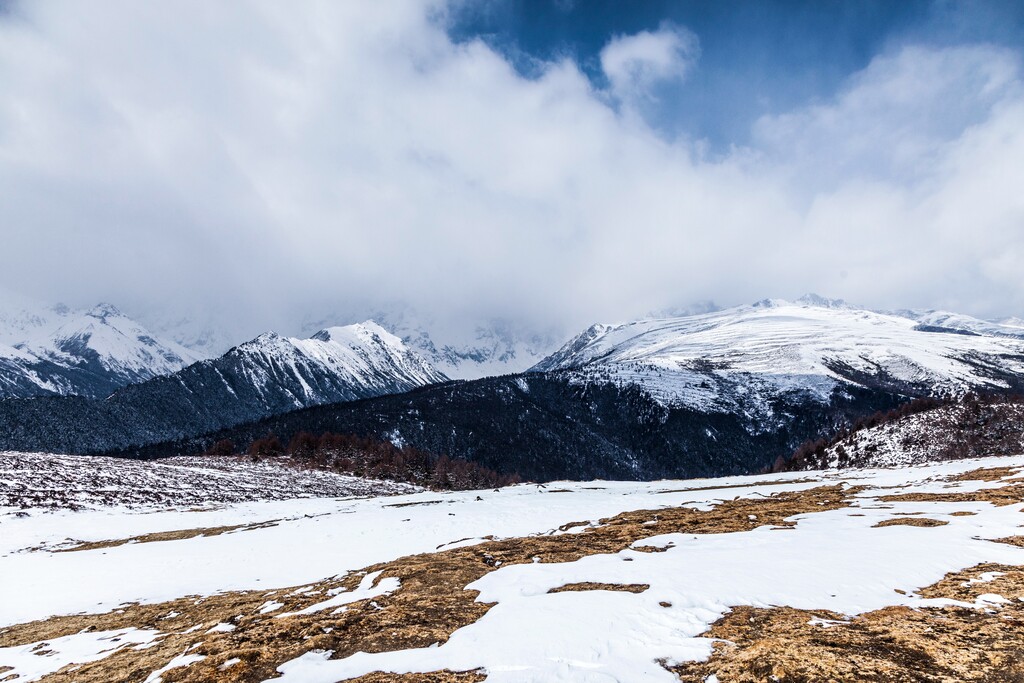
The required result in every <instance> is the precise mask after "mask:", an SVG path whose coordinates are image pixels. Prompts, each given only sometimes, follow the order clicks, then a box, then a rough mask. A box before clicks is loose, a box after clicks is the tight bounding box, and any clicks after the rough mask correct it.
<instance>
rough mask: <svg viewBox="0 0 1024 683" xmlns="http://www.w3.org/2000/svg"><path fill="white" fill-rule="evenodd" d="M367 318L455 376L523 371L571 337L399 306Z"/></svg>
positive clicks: (309, 325) (309, 326) (310, 325)
mask: <svg viewBox="0 0 1024 683" xmlns="http://www.w3.org/2000/svg"><path fill="white" fill-rule="evenodd" d="M364 317H370V318H372V319H373V320H375V321H377V322H378V323H379V324H380V326H381V327H383V328H384V329H386V330H387V331H388V332H390V333H392V334H394V335H395V336H397V337H399V338H400V339H401V340H402V342H404V343H405V344H406V345H407V346H409V347H410V348H411V349H413V350H414V351H415V352H416V353H417V354H419V355H420V356H422V357H423V358H424V359H426V360H427V361H429V362H430V364H431V365H433V366H434V367H435V368H437V369H438V370H439V371H441V372H443V373H444V374H445V375H447V376H448V377H450V378H452V379H479V378H481V377H492V376H496V375H507V374H512V373H519V372H524V371H525V370H527V369H529V368H530V367H532V366H534V365H536V364H537V363H538V362H540V361H541V360H543V359H544V358H545V357H547V356H548V355H549V354H550V353H551V352H553V351H555V350H556V349H557V348H558V347H559V346H560V345H561V344H562V343H563V342H564V341H565V339H566V337H567V336H568V335H566V334H564V333H562V332H561V331H560V330H557V329H551V328H549V327H544V326H531V325H526V324H519V323H515V322H512V321H510V320H507V319H502V318H492V319H488V320H484V321H481V322H477V323H467V322H466V321H464V320H458V321H451V320H442V319H439V318H438V317H436V316H432V315H428V314H425V313H422V312H418V311H414V310H412V309H411V308H409V307H407V306H400V305H395V306H392V307H390V308H385V309H377V310H374V311H372V312H371V313H370V314H369V315H367V316H364ZM334 319H336V320H337V319H344V316H335V317H334ZM323 325H324V321H323V320H319V319H318V320H315V321H314V320H309V321H307V322H306V323H305V324H304V325H303V329H304V330H307V331H312V330H314V329H319V328H320V327H322V326H323Z"/></svg>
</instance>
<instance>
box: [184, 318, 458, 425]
mask: <svg viewBox="0 0 1024 683" xmlns="http://www.w3.org/2000/svg"><path fill="white" fill-rule="evenodd" d="M202 367H205V368H210V369H213V370H215V371H216V374H217V376H218V377H219V378H220V379H221V381H223V382H224V383H225V384H226V385H227V386H228V387H229V388H231V389H232V390H234V388H235V387H234V386H233V385H234V384H236V382H237V380H238V379H239V378H241V379H243V380H244V382H245V383H246V384H247V385H249V386H250V387H252V388H253V389H254V390H255V392H256V393H257V394H261V395H263V396H265V397H266V396H269V395H270V394H271V393H276V392H282V391H283V392H286V393H287V394H288V396H289V397H290V398H291V400H292V402H293V403H294V405H295V407H304V406H309V405H317V404H320V403H328V402H332V401H337V400H346V399H349V400H351V399H355V398H363V397H365V396H375V395H379V394H384V393H396V392H400V391H407V390H409V389H413V388H415V387H418V386H423V385H426V384H434V383H436V382H444V381H446V380H447V379H448V378H447V377H446V376H445V375H444V374H442V373H440V372H438V371H437V370H435V369H434V368H433V367H432V366H431V365H430V364H429V363H427V362H426V361H424V360H423V359H422V358H420V357H419V356H417V355H416V354H415V353H413V352H412V351H411V350H410V349H409V348H408V347H407V346H405V344H403V343H402V340H401V339H399V338H398V337H396V336H394V335H393V334H391V333H389V332H387V331H386V330H384V329H383V328H382V327H380V325H378V324H376V323H375V322H373V321H369V320H368V321H366V322H364V323H358V324H355V325H348V326H345V327H329V328H326V329H323V330H321V331H319V332H317V333H316V334H314V335H313V336H312V337H310V338H308V339H297V338H288V337H282V336H280V335H278V334H276V333H274V332H268V333H266V334H262V335H260V336H259V337H257V338H256V339H253V340H252V341H249V342H246V343H245V344H242V345H240V346H237V347H235V348H234V349H232V350H230V351H228V353H226V354H224V356H221V357H220V358H217V359H214V360H209V361H204V362H202V363H200V364H199V365H198V366H197V369H198V368H202ZM228 377H231V378H232V379H228ZM232 380H235V381H232Z"/></svg>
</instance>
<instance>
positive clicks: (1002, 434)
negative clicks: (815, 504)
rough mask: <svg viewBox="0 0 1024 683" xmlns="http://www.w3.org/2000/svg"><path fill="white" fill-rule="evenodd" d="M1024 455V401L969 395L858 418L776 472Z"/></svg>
mask: <svg viewBox="0 0 1024 683" xmlns="http://www.w3.org/2000/svg"><path fill="white" fill-rule="evenodd" d="M1020 452H1024V399H1022V398H1021V397H1020V396H1000V395H995V396H985V397H979V396H977V395H974V394H969V395H966V396H964V397H962V398H960V399H959V400H954V401H928V400H924V401H915V402H912V403H910V404H907V405H905V406H902V407H901V408H899V409H897V410H894V411H891V412H887V413H880V414H877V415H872V416H870V417H868V418H866V419H862V420H859V421H858V422H857V423H855V425H854V427H853V428H852V429H850V430H846V429H844V430H841V431H840V432H839V433H838V434H836V435H834V436H832V437H831V438H828V439H820V440H817V441H814V442H809V443H805V444H802V445H801V447H800V448H798V449H797V450H796V452H795V453H794V454H793V455H792V456H791V457H790V458H783V459H780V460H779V462H777V463H776V464H775V467H774V469H775V471H784V470H786V471H795V470H814V469H826V468H837V467H839V468H847V467H904V466H907V465H916V464H921V463H924V462H941V461H944V460H959V459H962V458H980V457H988V456H999V455H1010V454H1014V453H1020Z"/></svg>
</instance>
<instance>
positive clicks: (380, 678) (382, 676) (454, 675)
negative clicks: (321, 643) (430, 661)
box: [348, 671, 487, 683]
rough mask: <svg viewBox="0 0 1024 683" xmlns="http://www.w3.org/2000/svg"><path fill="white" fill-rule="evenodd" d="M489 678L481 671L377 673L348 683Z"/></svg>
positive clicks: (469, 682)
mask: <svg viewBox="0 0 1024 683" xmlns="http://www.w3.org/2000/svg"><path fill="white" fill-rule="evenodd" d="M486 678H487V677H486V676H485V675H484V674H483V673H481V672H480V671H434V672H431V673H427V674H392V673H383V672H380V671H375V672H373V673H372V674H366V675H365V676H360V677H359V678H350V679H349V680H348V683H477V682H478V681H482V680H484V679H486Z"/></svg>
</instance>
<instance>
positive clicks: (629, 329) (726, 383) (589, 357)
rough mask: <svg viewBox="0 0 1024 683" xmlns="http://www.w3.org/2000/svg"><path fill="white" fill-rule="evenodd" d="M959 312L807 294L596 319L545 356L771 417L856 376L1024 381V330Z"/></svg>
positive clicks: (937, 388)
mask: <svg viewBox="0 0 1024 683" xmlns="http://www.w3.org/2000/svg"><path fill="white" fill-rule="evenodd" d="M1014 332H1015V331H1014V329H1013V328H1011V327H1006V326H1001V325H998V324H995V323H987V322H984V321H980V320H976V319H973V318H969V317H967V316H953V315H952V314H939V313H934V312H932V313H930V314H928V315H925V314H919V315H905V314H887V313H878V312H874V311H869V310H863V309H857V308H853V307H851V306H848V305H846V304H845V303H844V302H842V301H838V300H831V299H824V298H822V297H815V296H807V297H804V298H802V299H801V300H798V301H795V302H789V301H784V300H780V299H771V300H764V301H760V302H758V303H755V304H753V305H749V306H738V307H735V308H730V309H726V310H722V311H716V312H712V313H707V314H701V315H693V316H685V317H679V318H660V319H650V320H641V321H637V322H631V323H625V324H617V325H595V326H593V327H591V328H589V329H588V330H586V331H585V332H583V333H582V334H581V335H579V336H578V337H576V338H575V339H573V340H571V341H570V342H569V343H568V344H566V345H565V346H564V347H563V348H562V349H560V350H559V351H557V352H556V353H555V354H553V355H552V356H550V357H549V358H547V359H545V360H544V361H542V362H541V363H539V364H538V365H536V366H535V367H534V370H537V371H551V370H563V371H567V372H568V373H569V374H570V375H571V376H572V377H573V378H574V381H578V382H588V381H608V382H613V383H617V384H633V385H638V386H640V387H642V388H643V389H644V390H645V391H646V392H648V393H649V394H650V395H651V396H653V397H654V398H655V399H657V400H658V401H659V402H662V403H663V404H665V405H669V406H685V407H689V408H694V409H698V410H702V411H706V412H729V413H741V414H747V415H750V416H751V417H754V418H761V419H765V418H769V417H771V415H772V413H773V403H774V402H775V401H776V400H777V399H779V398H780V397H782V396H787V395H804V396H807V397H809V398H812V399H814V400H817V401H819V402H827V401H829V400H830V397H831V396H832V394H833V391H835V390H837V389H840V390H841V389H842V388H843V387H845V386H851V385H858V386H863V387H869V388H870V387H885V388H887V389H889V390H895V391H896V392H897V393H903V394H905V395H922V394H931V395H957V394H961V393H963V392H965V391H967V390H970V389H979V390H1000V389H1002V390H1005V389H1008V388H1012V387H1018V386H1022V385H1024V339H1022V338H1020V337H1018V336H1017V335H1016V334H1015V333H1014Z"/></svg>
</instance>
